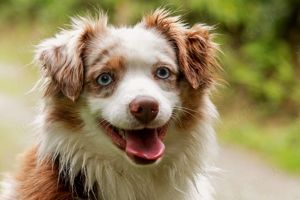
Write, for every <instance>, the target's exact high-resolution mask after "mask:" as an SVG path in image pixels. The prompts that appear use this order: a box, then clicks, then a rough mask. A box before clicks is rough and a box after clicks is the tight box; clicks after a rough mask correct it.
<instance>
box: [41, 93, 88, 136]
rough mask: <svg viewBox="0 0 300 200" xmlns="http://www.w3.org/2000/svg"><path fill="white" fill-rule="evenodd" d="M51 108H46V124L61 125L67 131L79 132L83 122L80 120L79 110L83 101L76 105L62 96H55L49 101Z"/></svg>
mask: <svg viewBox="0 0 300 200" xmlns="http://www.w3.org/2000/svg"><path fill="white" fill-rule="evenodd" d="M51 101H52V102H51V104H52V106H48V107H47V111H46V112H45V113H46V122H47V123H48V124H49V125H51V124H53V123H55V122H59V123H62V124H63V125H64V126H65V127H66V128H67V129H69V130H74V131H76V130H80V129H81V128H82V127H83V126H84V122H83V121H82V119H81V118H80V114H79V113H80V108H81V107H82V106H83V105H84V103H83V100H82V99H81V100H80V101H77V102H76V103H75V102H73V101H72V100H70V99H68V98H65V97H63V94H60V95H57V96H55V97H53V98H52V99H51Z"/></svg>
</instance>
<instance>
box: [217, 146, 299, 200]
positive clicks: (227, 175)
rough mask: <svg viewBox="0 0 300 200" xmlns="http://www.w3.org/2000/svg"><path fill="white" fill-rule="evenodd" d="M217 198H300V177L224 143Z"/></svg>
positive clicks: (289, 199)
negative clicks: (286, 172)
mask: <svg viewBox="0 0 300 200" xmlns="http://www.w3.org/2000/svg"><path fill="white" fill-rule="evenodd" d="M217 165H218V167H219V168H221V169H222V172H221V173H220V174H219V176H218V178H216V191H217V196H216V199H217V200H283V199H286V200H300V178H299V177H293V176H291V175H288V174H285V173H283V172H281V171H279V170H278V169H276V168H273V167H272V166H270V165H268V164H266V163H265V162H264V161H263V160H262V159H260V158H259V157H257V155H256V154H253V153H251V152H248V151H244V150H242V149H239V148H236V147H232V146H229V145H223V146H222V147H221V149H220V155H219V159H218V162H217Z"/></svg>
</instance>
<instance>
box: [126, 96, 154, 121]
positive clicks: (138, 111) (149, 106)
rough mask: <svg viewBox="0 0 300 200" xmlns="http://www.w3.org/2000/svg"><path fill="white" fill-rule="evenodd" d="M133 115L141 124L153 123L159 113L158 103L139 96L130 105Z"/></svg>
mask: <svg viewBox="0 0 300 200" xmlns="http://www.w3.org/2000/svg"><path fill="white" fill-rule="evenodd" d="M129 110H130V112H131V114H132V115H133V116H134V117H135V118H136V119H137V120H138V121H140V122H142V123H144V124H147V123H149V122H151V121H152V120H153V119H154V118H155V117H156V116H157V113H158V111H159V106H158V102H157V101H156V100H155V99H154V98H152V97H149V96H137V97H136V98H135V99H133V100H132V101H131V102H130V104H129Z"/></svg>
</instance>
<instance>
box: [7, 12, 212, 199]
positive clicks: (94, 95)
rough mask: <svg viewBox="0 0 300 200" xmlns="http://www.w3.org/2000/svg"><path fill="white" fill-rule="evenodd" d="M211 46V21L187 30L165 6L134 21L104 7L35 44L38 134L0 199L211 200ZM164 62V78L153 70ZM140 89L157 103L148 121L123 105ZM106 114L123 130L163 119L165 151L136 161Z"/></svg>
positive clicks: (160, 122)
mask: <svg viewBox="0 0 300 200" xmlns="http://www.w3.org/2000/svg"><path fill="white" fill-rule="evenodd" d="M216 48H217V47H216V44H214V43H213V42H212V39H211V35H210V33H209V27H207V26H204V25H201V24H198V25H195V26H193V27H192V28H189V27H187V26H186V25H185V24H183V23H182V22H181V21H180V19H179V17H173V16H170V14H169V13H168V12H167V11H165V10H156V11H155V12H153V13H152V14H150V15H147V16H145V17H144V18H143V20H142V21H141V22H140V23H138V24H137V25H135V26H134V27H121V28H116V27H113V26H109V25H107V18H106V16H104V15H99V18H98V19H96V20H94V19H92V18H89V17H87V18H78V19H74V20H73V23H72V28H71V29H70V30H65V31H62V32H60V33H59V34H57V35H56V36H55V37H54V38H51V39H48V40H45V41H44V42H42V43H41V44H40V45H38V46H37V52H36V58H37V60H38V61H39V63H40V65H41V67H42V72H43V74H42V80H41V81H40V83H41V86H42V88H43V92H44V97H43V99H44V105H43V109H42V112H41V114H40V116H39V117H38V119H37V126H38V135H39V139H38V141H37V145H36V147H34V148H33V149H31V150H30V151H28V153H27V154H25V156H24V162H23V165H22V167H21V168H20V170H19V173H18V174H17V175H16V177H15V178H13V179H11V184H10V187H7V188H8V189H5V192H6V194H5V195H4V196H3V197H1V199H6V200H11V199H20V200H52V199H53V200H54V199H56V200H57V199H64V200H69V199H70V200H71V199H108V200H112V199H122V200H123V199H124V200H138V199H145V200H147V199H149V200H154V199H156V200H168V199H170V200H171V199H172V200H176V199H177V200H184V199H185V200H191V199H203V200H209V199H212V198H213V196H212V193H213V189H212V187H211V185H210V182H209V178H210V175H209V174H210V169H211V164H212V163H211V162H210V161H211V160H212V157H213V156H214V154H215V152H216V150H217V144H216V141H215V134H214V130H213V127H212V125H213V122H214V120H215V119H216V118H217V115H218V114H217V111H216V109H215V107H214V105H213V104H212V102H211V101H210V99H209V95H210V92H211V88H212V87H213V84H214V81H215V77H214V76H215V69H216V67H217V62H216V59H215V51H216ZM162 66H163V67H166V68H167V69H168V70H169V72H170V75H169V77H168V78H167V79H159V78H158V77H157V76H156V72H157V70H158V69H160V68H161V67H162ZM103 73H108V74H110V75H111V77H113V82H112V83H111V84H110V85H108V86H103V85H99V83H98V82H97V80H98V78H97V77H99V75H101V74H103ZM139 95H146V96H151V97H153V98H155V99H156V100H157V102H158V104H159V112H158V115H157V117H156V118H155V119H154V120H153V121H151V123H149V124H147V126H145V125H143V124H141V123H139V122H138V121H137V120H136V119H135V118H134V117H133V116H132V115H130V113H129V112H128V104H129V103H130V102H131V101H132V100H133V99H134V98H136V97H137V96H139ZM103 121H106V122H109V123H110V124H111V125H113V126H115V127H117V128H120V129H125V130H131V129H134V130H136V129H143V128H149V129H155V128H157V127H161V126H164V125H165V124H168V130H167V133H166V136H165V138H164V139H163V143H164V144H165V152H164V155H163V157H162V158H160V159H158V160H157V161H156V162H155V163H153V164H151V165H139V164H137V163H135V162H134V161H133V160H131V159H130V158H129V157H128V156H127V155H126V154H125V153H124V151H123V150H120V148H118V147H117V146H116V145H115V144H113V142H112V140H111V138H110V137H108V135H107V134H105V133H104V132H105V131H104V130H103V129H102V128H101V127H100V124H101V123H102V122H103Z"/></svg>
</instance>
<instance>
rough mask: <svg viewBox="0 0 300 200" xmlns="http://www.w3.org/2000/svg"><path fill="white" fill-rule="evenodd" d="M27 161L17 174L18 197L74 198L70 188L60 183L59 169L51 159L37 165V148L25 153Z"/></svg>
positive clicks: (35, 199)
mask: <svg viewBox="0 0 300 200" xmlns="http://www.w3.org/2000/svg"><path fill="white" fill-rule="evenodd" d="M24 158H25V161H24V164H23V166H22V168H21V170H20V173H19V174H18V175H17V191H16V193H17V194H18V195H19V198H18V199H22V200H73V199H74V198H73V195H72V193H71V192H70V191H68V189H67V188H66V187H65V186H64V185H62V184H60V183H58V169H57V166H55V165H53V164H52V163H51V162H50V161H45V162H43V163H41V164H40V165H39V166H38V165H37V150H36V148H33V149H32V150H30V151H29V152H27V153H26V154H25V155H24Z"/></svg>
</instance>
